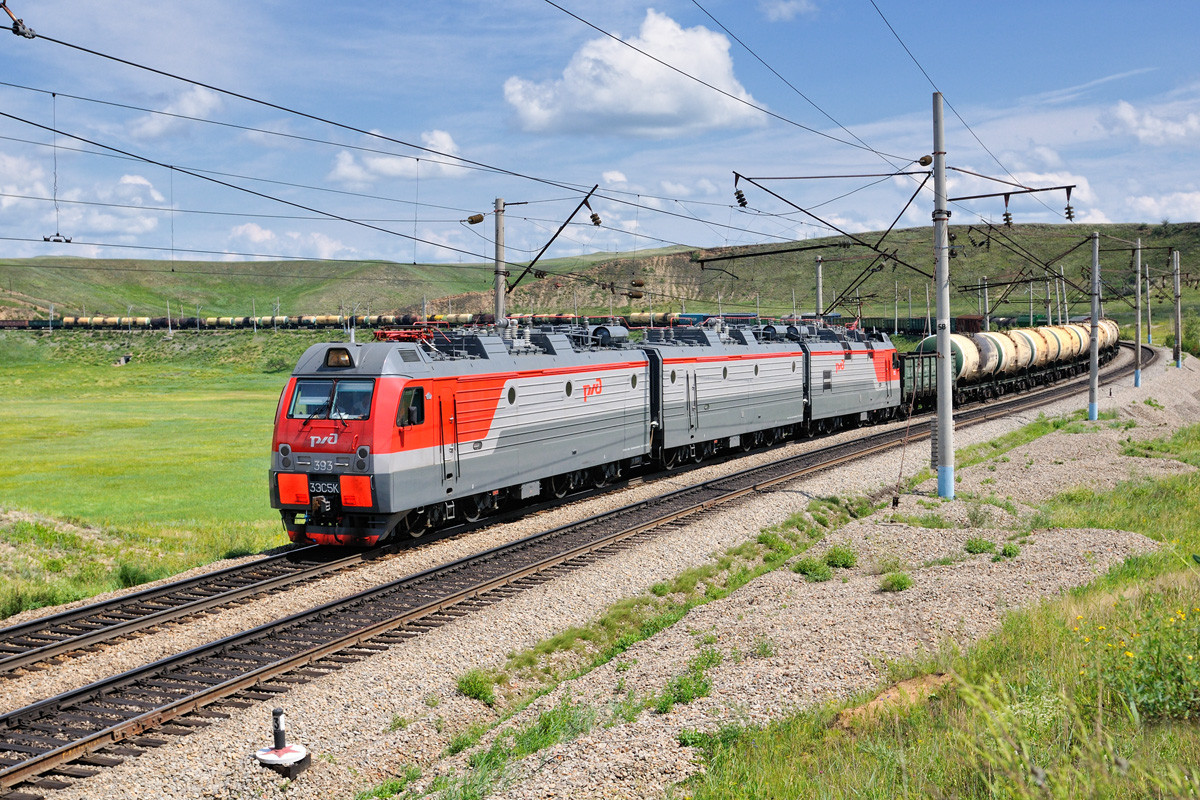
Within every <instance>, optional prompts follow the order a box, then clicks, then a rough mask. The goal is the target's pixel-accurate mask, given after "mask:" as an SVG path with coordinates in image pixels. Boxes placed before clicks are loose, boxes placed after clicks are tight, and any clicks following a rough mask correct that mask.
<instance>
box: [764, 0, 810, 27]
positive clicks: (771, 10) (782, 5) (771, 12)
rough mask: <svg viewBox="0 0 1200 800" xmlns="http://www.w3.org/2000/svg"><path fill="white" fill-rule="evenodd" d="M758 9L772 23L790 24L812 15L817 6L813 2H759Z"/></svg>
mask: <svg viewBox="0 0 1200 800" xmlns="http://www.w3.org/2000/svg"><path fill="white" fill-rule="evenodd" d="M758 8H759V10H760V11H762V12H763V14H765V15H766V17H767V19H769V20H771V22H790V21H791V20H793V19H795V18H796V17H798V16H800V15H801V14H812V13H815V12H816V10H817V4H816V3H814V2H812V0H759V3H758Z"/></svg>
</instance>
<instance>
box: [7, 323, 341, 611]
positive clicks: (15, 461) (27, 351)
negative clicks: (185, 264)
mask: <svg viewBox="0 0 1200 800" xmlns="http://www.w3.org/2000/svg"><path fill="white" fill-rule="evenodd" d="M331 336H332V337H334V338H341V337H340V332H339V331H334V332H333V333H332V334H330V333H329V332H321V333H312V332H291V333H280V334H273V333H262V334H258V335H254V334H251V333H248V332H235V333H228V334H217V335H209V334H202V335H195V334H176V336H175V337H173V338H167V337H166V336H165V334H158V333H153V334H151V333H146V334H133V335H132V336H129V335H120V334H117V335H113V334H93V333H87V332H56V333H54V334H51V335H46V334H26V333H6V334H0V370H2V371H3V374H4V376H5V380H4V381H3V383H2V384H0V453H3V454H4V455H3V458H2V459H0V508H3V509H5V510H8V511H14V510H15V511H19V512H23V513H22V514H21V515H20V517H19V518H14V519H10V520H9V521H7V522H4V523H0V547H3V549H4V550H5V551H6V555H5V558H4V559H3V562H0V574H2V575H3V577H4V578H5V579H6V580H5V584H6V589H5V594H4V595H3V597H0V612H3V613H4V614H5V615H7V614H11V613H14V612H15V611H19V610H21V609H22V608H24V607H26V606H33V605H42V604H45V603H53V602H61V601H63V600H68V599H75V598H77V597H85V596H88V595H91V594H94V593H96V592H99V591H105V590H107V589H111V588H116V587H118V586H124V585H130V584H131V583H138V582H141V581H142V580H145V579H148V578H155V577H160V576H163V575H167V574H171V573H174V572H178V571H180V570H183V569H186V568H189V567H192V566H195V565H198V564H204V563H207V562H210V561H212V560H214V559H217V558H222V557H224V556H228V555H237V554H245V553H252V552H258V551H260V550H263V549H265V548H269V547H272V546H275V545H279V544H283V543H284V542H286V537H285V535H284V534H283V531H282V527H281V526H280V524H279V518H278V515H277V514H276V513H275V512H274V511H273V510H272V509H271V508H270V506H269V504H268V495H267V466H268V454H269V452H270V447H271V427H272V419H273V416H274V412H275V405H276V402H277V401H278V398H279V392H280V390H281V389H282V388H283V384H284V382H285V381H286V379H287V375H288V373H289V372H290V370H291V365H292V364H294V363H295V361H296V359H297V358H298V356H299V354H300V353H301V352H302V351H303V349H304V348H305V347H307V346H308V344H310V343H311V342H313V341H317V340H319V339H327V338H330V337H331ZM123 355H130V356H131V357H132V358H131V360H130V361H129V363H127V364H125V365H123V366H114V362H115V361H116V360H117V358H118V357H119V356H123ZM29 515H33V516H29ZM40 517H44V518H45V519H39V518H40ZM60 522H67V523H71V524H72V525H74V526H78V528H77V529H76V528H64V526H62V525H61V524H58V523H60ZM5 544H7V545H9V546H11V549H10V547H5V546H4V545H5Z"/></svg>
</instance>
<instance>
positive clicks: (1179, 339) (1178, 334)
mask: <svg viewBox="0 0 1200 800" xmlns="http://www.w3.org/2000/svg"><path fill="white" fill-rule="evenodd" d="M1171 272H1172V273H1174V275H1175V350H1174V356H1175V366H1176V367H1178V368H1180V369H1183V307H1182V306H1181V305H1180V295H1179V251H1178V250H1172V251H1171Z"/></svg>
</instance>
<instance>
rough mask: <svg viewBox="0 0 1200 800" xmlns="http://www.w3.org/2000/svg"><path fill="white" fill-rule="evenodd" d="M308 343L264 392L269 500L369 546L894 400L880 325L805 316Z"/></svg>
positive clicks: (299, 529) (330, 538) (297, 534)
mask: <svg viewBox="0 0 1200 800" xmlns="http://www.w3.org/2000/svg"><path fill="white" fill-rule="evenodd" d="M383 338H384V340H382V341H373V342H364V343H351V344H346V343H325V344H317V345H313V346H312V347H310V348H309V349H308V350H307V351H306V352H305V353H304V355H303V356H302V357H301V358H300V361H299V362H298V363H297V365H296V368H295V370H294V371H293V373H292V376H291V377H290V379H289V380H288V383H287V385H286V386H285V387H284V389H283V392H282V394H281V395H280V399H279V405H278V409H277V413H276V421H275V432H274V436H273V440H272V455H271V466H270V471H269V483H270V495H271V505H272V507H274V508H276V509H278V510H279V511H280V515H281V517H282V520H283V525H284V528H285V529H286V530H287V532H288V535H289V537H290V538H291V539H292V540H293V541H296V542H301V541H313V542H317V543H322V544H345V545H359V546H371V545H374V544H377V543H378V542H381V541H384V540H386V539H388V538H391V537H392V536H395V535H398V534H399V535H402V534H405V533H407V534H409V535H412V536H419V535H421V534H422V533H424V531H425V530H427V529H428V528H430V527H435V526H437V525H440V524H442V523H443V522H445V521H447V520H451V519H456V520H467V521H473V520H476V519H478V518H480V517H481V516H483V515H485V514H489V513H492V512H494V511H496V510H497V509H500V508H502V507H504V506H509V505H515V504H519V503H521V502H523V501H528V500H530V499H532V498H535V497H539V496H541V497H561V496H563V495H565V494H567V493H568V492H570V491H572V490H574V489H577V488H580V487H583V486H586V485H603V484H605V483H607V482H609V481H612V480H614V479H616V478H618V477H620V476H621V475H622V474H623V473H625V472H626V471H628V470H631V469H636V468H639V467H642V466H644V465H651V464H653V465H657V466H660V467H664V468H668V469H669V468H672V467H674V466H676V465H678V464H680V463H682V462H684V461H701V460H703V459H704V458H706V457H709V456H712V455H715V454H717V453H719V452H722V451H727V450H749V449H751V448H753V447H755V446H760V445H767V444H771V443H773V442H775V441H777V440H779V439H782V438H786V437H789V436H794V435H797V434H804V435H811V434H814V433H817V432H820V431H827V430H833V429H834V428H837V427H840V426H842V425H847V424H860V423H864V422H874V421H880V420H884V419H887V418H890V417H892V416H894V415H895V414H896V413H897V412H898V410H899V408H900V400H901V383H900V370H899V369H898V368H897V361H896V351H895V348H894V346H893V345H892V343H891V342H890V340H889V339H888V337H887V336H886V335H884V334H874V335H872V336H867V335H865V334H863V333H862V332H860V331H845V330H840V329H839V330H834V329H827V328H823V329H818V328H816V327H811V326H795V325H789V326H773V325H737V326H726V325H724V324H722V323H721V322H720V321H718V323H717V324H716V325H714V326H713V327H700V328H662V329H655V328H652V329H649V330H647V332H646V335H645V337H644V339H643V340H642V341H640V342H637V343H631V342H630V341H629V337H628V330H627V329H626V328H625V327H623V326H619V325H607V326H604V325H600V326H597V325H592V326H586V327H583V326H578V327H563V326H543V327H537V328H533V327H525V328H524V329H523V334H522V335H518V336H514V337H511V338H505V337H503V336H500V335H498V334H496V333H495V332H492V331H488V330H485V329H476V330H470V329H450V330H440V329H427V330H424V331H421V332H413V331H405V332H397V333H396V334H395V335H385V336H384V337H383Z"/></svg>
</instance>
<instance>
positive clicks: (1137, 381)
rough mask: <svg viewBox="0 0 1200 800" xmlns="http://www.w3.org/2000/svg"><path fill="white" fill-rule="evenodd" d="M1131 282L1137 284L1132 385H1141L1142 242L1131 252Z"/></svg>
mask: <svg viewBox="0 0 1200 800" xmlns="http://www.w3.org/2000/svg"><path fill="white" fill-rule="evenodd" d="M1133 282H1134V283H1135V284H1137V331H1136V333H1134V336H1133V385H1134V386H1141V385H1142V240H1141V239H1138V240H1137V247H1135V248H1134V250H1133Z"/></svg>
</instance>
